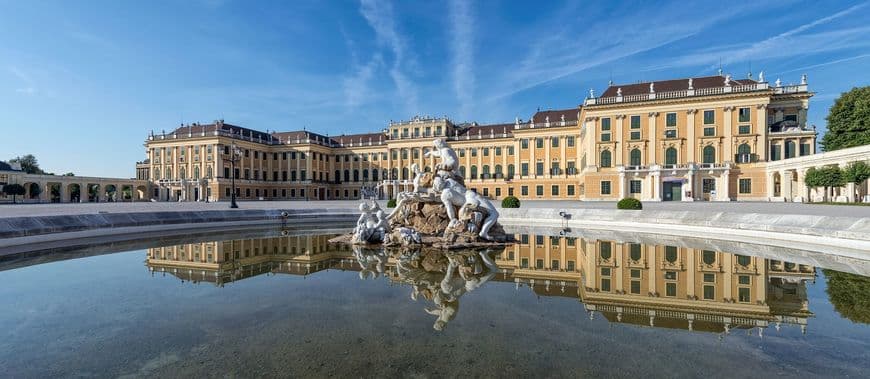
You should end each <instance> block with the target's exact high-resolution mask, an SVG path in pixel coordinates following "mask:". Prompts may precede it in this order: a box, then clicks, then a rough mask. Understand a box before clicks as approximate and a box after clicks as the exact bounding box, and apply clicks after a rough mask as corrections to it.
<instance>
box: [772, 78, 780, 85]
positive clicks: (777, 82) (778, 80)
mask: <svg viewBox="0 0 870 379" xmlns="http://www.w3.org/2000/svg"><path fill="white" fill-rule="evenodd" d="M773 83H774V85H776V86H777V87H782V80H780V79H779V78H776V81H775V82H773Z"/></svg>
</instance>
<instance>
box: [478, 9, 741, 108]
mask: <svg viewBox="0 0 870 379" xmlns="http://www.w3.org/2000/svg"><path fill="white" fill-rule="evenodd" d="M744 11H745V9H741V8H738V7H728V8H726V9H725V10H721V11H716V12H712V11H711V12H707V11H704V12H701V13H712V14H713V15H714V16H712V17H703V18H699V17H695V16H696V15H697V13H698V12H699V11H698V10H697V9H691V10H689V9H685V7H682V5H680V6H659V7H655V8H654V9H639V10H636V11H635V12H634V13H627V12H623V13H622V14H620V15H619V16H615V17H607V18H593V19H592V20H588V21H587V20H576V19H568V20H547V23H546V24H544V25H531V26H530V30H532V31H533V32H530V35H531V37H532V38H530V40H529V41H528V44H529V46H528V47H527V48H526V49H522V50H521V51H523V54H522V56H523V57H525V59H523V60H522V61H521V62H520V63H519V64H516V65H509V66H508V67H507V68H506V70H505V72H504V74H503V75H504V80H502V81H501V83H497V85H496V86H495V87H494V88H495V90H494V91H492V94H491V95H490V96H489V97H488V100H496V99H500V98H504V97H507V96H511V95H513V94H515V93H518V92H521V91H524V90H527V89H530V88H534V87H537V86H540V85H542V84H545V83H548V82H551V81H553V80H556V79H560V78H563V77H565V76H568V75H572V74H576V73H579V72H582V71H585V70H588V69H590V68H594V67H598V66H601V65H604V64H608V63H612V62H618V61H619V60H621V59H624V58H627V57H630V56H633V55H636V54H640V53H643V52H647V51H650V50H654V49H657V48H659V47H662V46H665V45H668V44H671V43H674V42H676V41H679V40H683V39H686V38H688V37H691V36H693V35H696V34H698V33H699V32H700V31H702V30H704V29H706V28H708V27H710V26H712V25H715V24H717V23H719V22H722V21H724V20H726V19H729V18H731V17H734V16H735V15H738V14H740V13H741V12H744ZM579 12H581V13H582V12H583V11H582V10H580V11H579ZM676 19H678V20H680V22H659V23H650V22H648V20H676ZM575 25H579V26H580V27H582V29H580V30H573V29H572V28H576V27H577V26H575ZM614 25H624V27H614ZM521 33H522V31H517V34H521Z"/></svg>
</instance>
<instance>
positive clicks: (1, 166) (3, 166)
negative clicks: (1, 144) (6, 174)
mask: <svg viewBox="0 0 870 379" xmlns="http://www.w3.org/2000/svg"><path fill="white" fill-rule="evenodd" d="M16 166H17V165H16ZM0 171H21V167H20V166H18V167H13V166H12V165H11V164H9V163H7V162H3V161H0Z"/></svg>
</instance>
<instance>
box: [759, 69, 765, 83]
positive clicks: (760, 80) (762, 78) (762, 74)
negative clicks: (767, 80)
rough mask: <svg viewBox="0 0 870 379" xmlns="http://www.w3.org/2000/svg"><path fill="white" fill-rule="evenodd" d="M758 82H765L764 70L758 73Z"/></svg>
mask: <svg viewBox="0 0 870 379" xmlns="http://www.w3.org/2000/svg"><path fill="white" fill-rule="evenodd" d="M758 82H759V83H764V71H762V72H759V73H758Z"/></svg>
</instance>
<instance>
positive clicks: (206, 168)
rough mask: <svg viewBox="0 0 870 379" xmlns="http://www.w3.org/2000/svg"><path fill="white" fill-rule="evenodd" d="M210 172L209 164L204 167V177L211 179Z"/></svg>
mask: <svg viewBox="0 0 870 379" xmlns="http://www.w3.org/2000/svg"><path fill="white" fill-rule="evenodd" d="M211 172H212V169H211V166H206V167H205V177H206V178H209V179H211V175H212V173H211Z"/></svg>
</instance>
